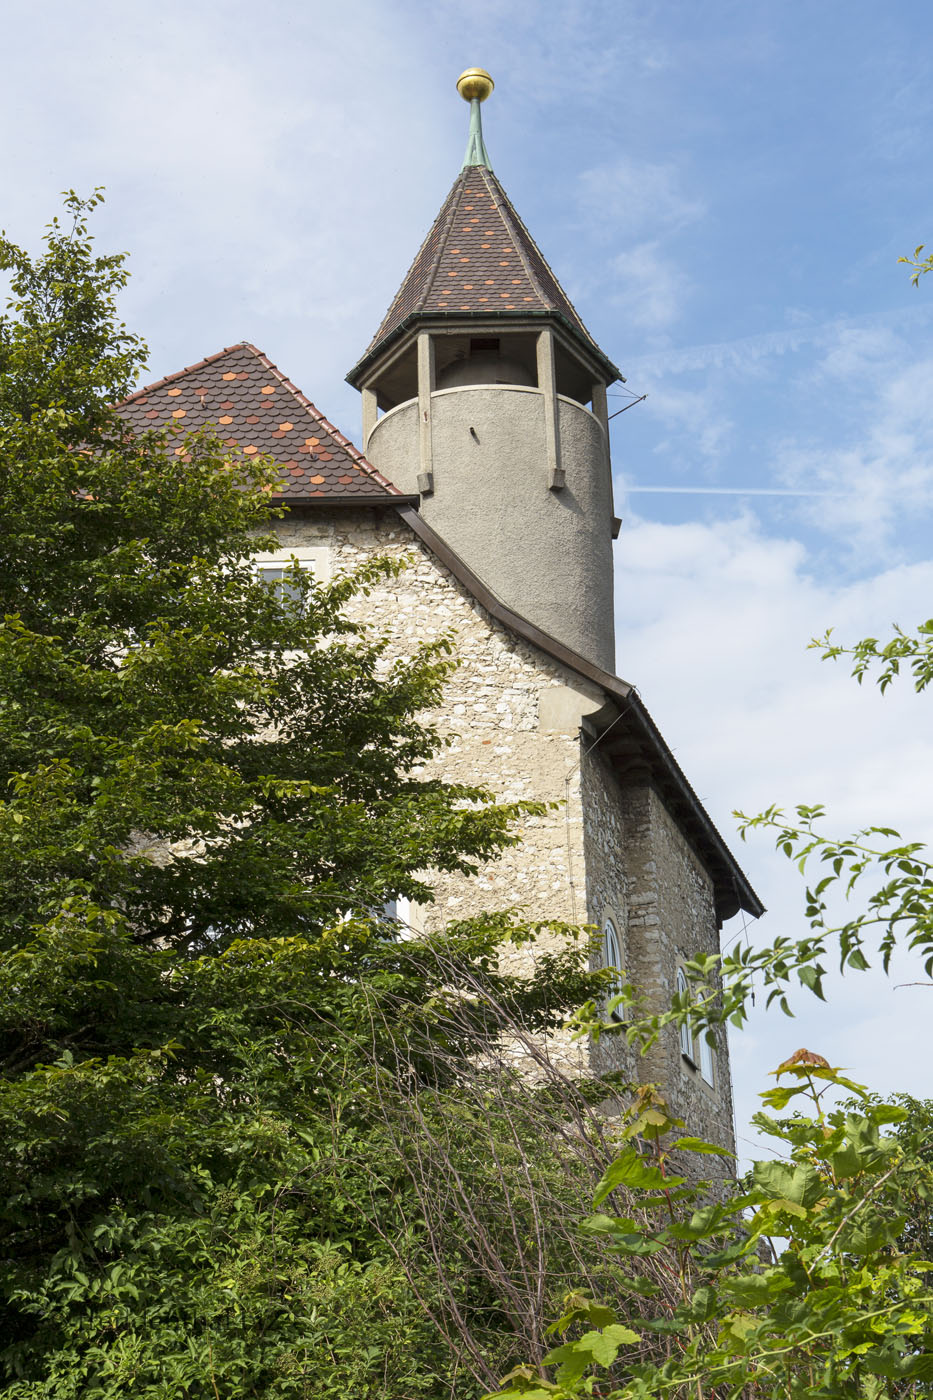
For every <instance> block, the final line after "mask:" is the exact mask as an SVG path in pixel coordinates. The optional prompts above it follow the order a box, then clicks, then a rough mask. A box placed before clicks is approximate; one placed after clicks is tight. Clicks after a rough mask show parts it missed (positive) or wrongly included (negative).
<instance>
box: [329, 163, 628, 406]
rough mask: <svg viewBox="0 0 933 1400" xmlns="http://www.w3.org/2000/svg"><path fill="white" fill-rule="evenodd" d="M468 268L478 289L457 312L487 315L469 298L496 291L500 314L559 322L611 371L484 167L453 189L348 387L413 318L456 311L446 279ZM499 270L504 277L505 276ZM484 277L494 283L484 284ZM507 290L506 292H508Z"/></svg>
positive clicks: (470, 169) (482, 303) (484, 300)
mask: <svg viewBox="0 0 933 1400" xmlns="http://www.w3.org/2000/svg"><path fill="white" fill-rule="evenodd" d="M473 211H477V212H473ZM490 239H492V240H493V241H494V243H495V245H496V252H498V254H499V256H498V257H497V256H496V253H495V252H493V251H492V245H491V244H490V243H489V242H488V240H490ZM455 245H456V246H455ZM467 261H470V262H471V263H473V264H474V266H475V271H474V274H473V276H474V281H473V284H472V285H470V286H466V285H464V284H463V283H460V284H459V287H458V289H457V290H458V297H457V301H456V307H457V308H458V309H459V310H460V311H472V312H481V311H483V310H485V309H486V306H487V304H488V301H489V298H488V297H487V296H478V295H477V296H471V297H468V296H465V295H464V293H466V292H473V291H475V290H477V289H478V288H479V287H480V285H482V286H490V287H493V288H495V289H496V290H497V291H499V293H500V297H507V298H508V300H509V302H510V305H508V306H505V307H502V306H501V305H498V302H499V297H497V298H496V304H497V308H496V309H498V310H508V311H512V310H515V309H516V307H515V303H516V302H518V301H519V300H520V301H521V303H522V310H523V311H524V310H525V309H526V308H527V309H529V310H530V311H533V312H535V313H537V314H541V313H542V312H543V313H547V312H551V313H553V314H556V315H558V316H559V317H560V318H561V319H562V320H563V321H564V323H565V324H567V325H568V326H569V327H570V329H571V330H572V331H573V332H574V333H575V334H576V335H577V336H578V337H579V338H580V339H581V340H582V341H583V342H584V343H585V344H586V345H587V347H588V348H589V349H590V350H591V351H595V352H596V354H597V355H598V356H599V358H600V360H602V361H604V362H605V363H606V364H607V366H608V365H609V362H608V361H607V360H606V357H605V355H604V354H603V353H602V351H601V350H600V349H599V347H598V346H597V345H596V343H595V341H594V340H593V339H592V337H591V336H590V334H589V332H588V331H587V329H586V327H585V326H584V324H583V322H582V321H581V319H580V317H579V316H578V314H577V312H576V310H575V309H574V307H573V305H572V304H571V302H570V299H569V297H568V296H567V294H566V292H565V291H564V290H563V288H562V287H561V285H560V283H559V282H558V280H557V278H556V277H555V276H554V273H553V272H552V271H551V269H550V267H549V266H548V264H547V263H546V261H545V259H544V257H543V256H542V254H541V251H540V249H539V248H538V246H537V244H536V243H535V241H534V239H533V238H532V237H531V234H530V233H529V232H528V230H527V228H526V227H525V225H524V224H523V223H522V221H521V219H520V218H519V217H518V215H517V214H516V212H515V209H514V208H513V206H512V204H511V201H510V200H509V197H508V195H507V194H506V193H505V190H504V189H503V188H502V186H501V185H500V184H499V181H498V180H497V179H496V177H495V175H494V174H493V173H492V171H491V170H489V169H487V168H486V167H485V166H480V165H473V166H467V168H466V169H464V170H462V171H461V172H460V174H459V175H458V176H457V179H456V180H455V181H454V186H453V189H452V190H451V191H450V194H449V195H448V196H447V198H446V200H445V201H444V203H443V205H442V206H441V211H440V213H439V214H438V216H437V218H436V219H435V220H434V223H433V225H432V227H431V230H430V232H429V233H428V236H427V238H426V239H425V241H424V243H423V244H422V245H421V248H420V249H419V250H418V254H417V256H416V258H415V260H414V262H413V263H412V265H411V267H410V268H409V270H408V272H407V274H406V276H405V278H404V280H403V282H402V285H401V287H400V288H399V290H398V293H397V295H396V297H395V300H394V301H393V302H392V305H391V306H390V307H389V310H388V311H387V312H386V315H385V318H384V319H383V322H382V325H381V326H380V327H379V329H378V331H377V332H376V334H375V336H374V337H373V340H372V341H371V343H370V345H369V348H368V349H367V351H366V353H365V355H364V356H363V359H362V360H361V361H360V364H359V365H358V366H357V367H356V368H355V369H354V370H351V372H350V375H349V376H348V377H349V379H350V382H351V383H354V382H356V381H355V375H356V374H357V373H358V371H359V370H360V369H361V368H362V365H363V364H364V363H365V362H367V361H368V360H369V358H370V357H371V356H372V355H373V354H374V353H375V352H376V351H377V350H378V349H379V347H380V346H381V345H382V343H383V342H384V341H386V340H388V339H389V338H390V337H391V336H392V335H393V333H394V332H395V331H397V330H399V328H400V327H401V326H402V325H403V323H404V322H406V321H407V320H408V318H409V317H411V316H416V315H419V314H421V315H430V314H431V313H432V312H434V313H437V312H444V311H450V310H452V308H451V304H450V300H449V296H450V286H449V279H451V278H455V277H457V275H458V271H459V268H460V266H461V265H462V264H463V263H464V262H467ZM454 264H456V266H454ZM500 268H505V269H507V272H500V270H499V269H500ZM483 273H492V274H493V275H492V276H489V277H487V278H486V279H485V280H484V281H482V282H481V281H480V278H481V277H482V274H483ZM506 287H507V288H508V290H504V289H505V288H506ZM513 288H518V289H519V290H518V291H515V290H513ZM612 368H613V369H614V368H615V367H614V366H612Z"/></svg>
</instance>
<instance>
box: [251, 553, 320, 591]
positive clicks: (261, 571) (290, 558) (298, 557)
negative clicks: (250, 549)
mask: <svg viewBox="0 0 933 1400" xmlns="http://www.w3.org/2000/svg"><path fill="white" fill-rule="evenodd" d="M252 562H253V568H254V569H255V571H256V573H257V575H258V577H259V578H261V579H262V581H263V583H267V584H268V585H269V587H270V588H281V587H283V586H284V588H285V591H286V593H290V592H293V591H294V590H291V589H289V587H288V583H287V581H286V573H285V571H286V569H288V568H289V566H290V565H292V564H297V565H298V566H299V568H301V569H307V570H308V572H309V573H311V574H313V575H314V578H315V581H316V582H317V583H329V582H330V550H329V549H328V547H327V545H320V544H315V545H297V546H296V547H295V548H293V549H278V550H276V551H275V552H274V553H272V554H254V555H253V561H252Z"/></svg>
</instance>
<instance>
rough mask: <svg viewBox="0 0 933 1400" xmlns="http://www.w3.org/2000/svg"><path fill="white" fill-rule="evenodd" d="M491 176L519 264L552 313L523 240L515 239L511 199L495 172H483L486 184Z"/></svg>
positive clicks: (497, 204) (544, 305) (493, 193)
mask: <svg viewBox="0 0 933 1400" xmlns="http://www.w3.org/2000/svg"><path fill="white" fill-rule="evenodd" d="M490 176H491V177H492V179H493V180H494V181H495V184H494V185H490V190H489V193H490V197H491V198H492V200H493V202H494V203H495V206H496V208H497V209H498V211H499V216H500V218H501V219H502V222H503V223H504V224H505V226H506V228H507V229H508V232H509V238H510V239H511V242H512V246H513V247H514V249H515V251H516V253H517V254H518V258H519V262H520V263H521V265H522V267H523V268H524V269H525V272H526V274H527V277H528V280H529V282H530V283H531V285H532V286H533V287H534V289H535V292H536V294H537V297H538V300H539V301H540V302H541V305H542V306H543V307H544V309H545V311H550V310H551V306H550V304H549V301H548V298H547V297H546V296H545V295H544V288H543V287H542V286H541V283H540V282H539V281H538V279H537V277H536V276H535V274H534V269H533V268H532V266H531V264H530V262H529V261H528V257H527V255H526V253H525V249H524V248H523V247H522V240H521V239H520V238H516V237H515V230H514V229H513V228H512V227H511V225H510V222H509V219H508V213H509V211H511V212H512V213H513V214H514V213H515V211H514V209H512V203H511V200H510V199H509V197H508V195H507V194H506V192H505V190H504V189H503V187H502V185H501V183H500V182H499V180H497V179H496V175H495V172H494V171H492V170H489V169H485V170H484V172H483V178H484V179H485V180H486V183H487V184H490V180H489V177H490ZM497 191H498V193H497ZM500 196H501V198H500ZM515 218H516V219H517V220H518V222H519V224H521V226H522V228H523V229H524V231H525V232H526V233H528V231H527V229H525V228H524V225H523V224H522V223H521V219H519V218H518V215H517V214H515ZM528 237H529V238H531V234H528ZM533 241H534V240H533V239H532V242H533Z"/></svg>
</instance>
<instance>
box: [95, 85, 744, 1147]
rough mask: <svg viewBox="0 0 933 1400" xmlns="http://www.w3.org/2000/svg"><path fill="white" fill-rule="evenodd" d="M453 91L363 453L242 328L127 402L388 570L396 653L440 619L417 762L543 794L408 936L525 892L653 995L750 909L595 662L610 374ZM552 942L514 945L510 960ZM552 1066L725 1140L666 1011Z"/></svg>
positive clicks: (666, 766) (712, 835)
mask: <svg viewBox="0 0 933 1400" xmlns="http://www.w3.org/2000/svg"><path fill="white" fill-rule="evenodd" d="M460 87H461V91H462V93H463V95H464V96H466V97H467V98H468V100H470V103H471V130H470V144H469V146H468V150H467V159H466V161H465V163H464V166H463V168H462V170H461V171H460V173H459V175H458V177H457V179H456V181H455V182H454V186H453V188H452V190H451V191H450V194H449V195H448V196H447V199H446V200H445V201H444V204H443V205H442V207H441V210H440V213H439V214H438V217H437V219H436V220H435V222H434V224H433V226H432V228H431V230H430V232H429V234H428V236H427V238H426V239H425V242H424V244H423V245H422V247H421V249H420V250H419V252H418V254H417V256H416V258H415V261H414V263H413V264H412V267H411V268H410V269H409V272H408V273H407V274H406V276H405V278H404V280H403V282H402V284H401V287H400V289H399V292H398V294H397V296H396V297H395V299H394V300H393V303H392V305H391V306H390V308H389V311H388V312H387V313H386V316H385V317H384V318H383V321H382V323H381V325H380V327H379V329H378V330H377V332H376V335H375V336H374V337H373V340H372V342H371V344H370V345H369V347H368V349H367V350H366V352H365V354H364V355H363V356H362V358H361V359H360V361H359V362H358V364H357V365H356V366H354V368H353V369H352V370H351V372H350V374H349V375H348V379H349V380H350V382H351V383H352V384H354V385H355V386H356V387H357V388H358V389H359V390H360V392H361V395H362V405H363V441H362V447H361V449H358V448H356V447H355V446H354V445H353V444H352V443H351V442H350V441H349V440H348V439H347V438H346V437H345V436H344V435H343V434H342V433H341V432H340V431H339V430H338V429H337V428H336V427H335V426H334V425H333V424H332V423H331V422H329V421H328V420H327V419H326V418H325V417H324V416H323V415H322V414H321V413H320V412H319V411H318V409H317V408H315V406H314V405H313V404H312V403H311V402H310V401H309V400H308V399H307V398H305V396H304V395H303V394H302V393H301V392H300V390H299V389H298V388H297V387H296V386H295V385H293V384H292V383H291V382H290V381H289V380H288V379H287V378H286V377H285V376H284V375H282V374H281V373H280V372H279V371H278V370H277V369H276V368H275V366H274V365H272V364H271V362H270V361H269V360H268V359H267V358H266V357H265V356H264V355H263V354H262V353H261V352H260V351H259V350H257V349H256V348H255V347H254V346H252V345H250V344H248V343H246V342H244V343H242V344H239V345H235V346H231V347H228V348H227V349H225V350H223V351H221V352H219V353H218V354H216V355H213V356H210V357H209V358H208V359H206V360H203V361H201V362H200V363H198V364H196V365H193V366H190V367H188V368H186V369H183V370H181V371H179V372H178V373H177V374H174V375H170V376H168V377H167V378H166V379H163V380H161V381H159V382H158V383H157V384H153V385H150V386H148V387H147V388H146V389H143V390H141V391H140V392H139V393H137V394H135V395H133V396H132V397H131V398H130V399H128V400H127V401H126V402H125V404H123V405H122V406H121V411H122V412H123V413H124V415H125V417H126V418H127V420H128V421H129V422H130V423H131V424H132V425H134V426H135V427H137V428H148V427H153V426H159V425H161V424H164V423H172V422H174V423H176V424H178V425H179V426H182V427H185V428H195V427H200V426H202V425H205V424H212V425H216V427H217V429H218V430H219V431H220V432H221V434H222V435H223V436H224V437H225V439H226V441H227V443H228V444H229V445H230V447H231V449H234V448H235V449H238V450H241V451H243V452H244V453H245V454H247V455H252V454H254V453H256V452H261V453H264V454H268V455H270V456H271V457H272V458H273V459H274V460H275V461H276V462H277V464H278V466H279V468H280V474H281V486H280V494H279V495H278V497H276V500H277V502H278V503H280V504H281V505H283V506H284V507H286V514H285V515H284V517H283V518H282V519H281V520H279V521H277V522H276V525H275V528H276V532H277V534H278V537H279V541H280V551H279V554H278V555H269V556H263V557H262V558H260V560H258V566H259V567H260V568H265V569H269V570H274V569H275V568H276V567H277V566H278V567H281V564H282V563H283V562H285V561H287V560H288V558H289V557H293V558H297V559H298V560H299V562H300V563H302V565H303V566H305V567H308V568H311V569H313V570H315V572H316V573H317V574H318V576H319V577H321V578H327V577H332V576H334V575H335V574H338V573H340V572H342V571H345V570H348V569H351V568H353V567H354V566H355V565H357V564H358V563H359V562H361V560H363V559H365V558H366V557H367V556H368V555H371V554H379V555H386V554H388V555H399V556H402V557H403V558H404V560H405V567H404V569H403V570H402V572H401V573H399V574H398V575H397V576H395V577H392V578H390V579H387V580H385V581H384V582H383V583H382V584H381V585H380V586H379V587H378V588H376V589H375V590H374V591H373V592H372V593H370V594H369V595H368V596H367V597H366V598H365V599H362V600H359V601H358V603H357V605H356V606H357V607H358V608H359V609H360V610H361V611H362V613H363V615H364V617H366V618H369V619H371V620H373V621H374V622H376V623H378V625H379V627H380V629H382V630H385V629H387V628H388V629H390V631H391V634H392V638H393V645H394V646H395V647H396V648H397V649H398V651H399V652H400V653H404V652H405V650H406V649H411V648H413V647H415V646H416V645H418V644H419V643H420V642H422V641H424V640H425V639H429V638H432V637H435V636H439V635H448V634H451V633H453V634H455V637H456V646H457V653H458V657H459V663H460V664H459V668H458V670H457V672H456V674H455V675H454V677H453V679H452V681H451V682H450V684H449V686H448V689H447V693H446V698H445V704H444V708H443V711H442V713H441V714H440V715H439V716H438V717H437V719H438V721H439V726H440V728H441V729H442V730H443V731H444V732H445V734H446V735H447V736H448V737H449V738H450V741H451V742H450V744H449V745H448V746H447V747H446V748H445V749H443V750H442V751H441V753H440V754H439V755H438V757H437V758H436V759H435V760H434V762H433V764H432V769H431V776H435V775H437V774H442V775H443V776H445V777H447V778H449V779H451V780H453V781H458V782H468V783H476V784H481V785H483V786H485V787H487V788H490V789H492V790H493V791H494V792H495V793H496V794H497V795H498V796H499V797H500V798H502V799H504V800H514V799H521V798H529V799H534V800H536V801H540V802H544V803H548V804H553V805H551V806H549V808H548V809H547V811H546V812H545V813H544V814H543V815H541V816H536V817H528V818H526V819H525V820H524V822H523V825H522V830H521V841H520V843H519V844H518V845H516V846H514V847H512V848H510V849H509V850H508V851H506V852H505V853H504V854H503V855H502V856H501V857H499V859H498V860H496V861H495V862H491V863H490V864H489V865H488V866H487V867H486V868H485V869H483V870H482V871H481V872H480V874H479V875H478V876H476V877H475V878H472V879H466V878H464V877H462V876H456V877H454V876H441V877H439V878H438V879H437V880H436V882H435V887H436V902H435V904H434V905H433V906H431V907H430V908H426V909H417V910H407V911H406V918H408V919H410V921H411V922H412V923H413V925H414V926H415V927H416V928H419V927H424V928H427V927H431V926H434V925H437V924H442V923H443V922H446V921H447V920H448V919H450V918H462V917H464V916H466V915H468V914H470V913H473V912H479V911H481V910H483V909H500V908H502V907H504V906H509V905H513V904H518V905H521V906H522V907H523V908H524V909H525V910H526V911H527V912H528V914H529V915H530V916H532V917H534V918H536V919H555V920H562V921H568V922H572V923H576V924H584V923H585V924H590V925H593V926H595V927H597V928H598V929H599V930H600V931H601V936H602V952H601V954H599V955H598V956H600V957H601V958H602V959H603V960H605V961H606V963H607V965H609V964H611V965H618V966H621V967H622V968H624V969H625V970H626V972H627V973H628V975H629V977H630V978H631V979H632V980H633V981H634V982H635V984H636V985H637V986H638V988H639V991H640V993H641V995H642V997H643V999H644V1002H645V1004H646V1005H647V1006H650V1007H652V1008H656V1009H659V1010H663V1009H665V1008H666V1007H667V1006H668V1005H669V1004H670V999H671V997H672V995H673V994H674V993H675V992H676V990H677V987H678V979H679V977H682V974H681V972H680V969H681V967H682V965H683V963H684V962H685V961H686V960H688V959H689V958H691V957H693V956H694V955H696V954H697V953H699V952H710V951H715V950H716V949H717V948H718V930H719V927H720V925H721V923H722V921H723V920H724V919H726V918H728V917H730V916H731V915H733V914H734V913H736V912H737V911H738V910H739V909H744V910H746V911H747V912H748V913H749V914H751V915H752V916H755V917H757V916H758V915H759V914H760V913H761V912H762V907H761V904H760V902H759V901H758V898H757V896H756V895H755V893H754V891H753V890H752V889H751V887H750V886H749V884H748V881H747V880H746V878H745V876H744V875H743V873H742V871H741V869H740V868H739V866H738V865H737V863H736V861H735V860H734V858H733V856H732V854H731V853H730V851H729V850H728V848H727V847H726V845H725V843H724V842H723V840H722V838H721V836H720V835H719V833H718V832H717V831H716V829H715V827H714V826H713V824H712V822H711V821H710V819H709V817H708V815H707V814H706V812H705V811H704V810H703V807H702V805H701V803H700V802H699V800H698V799H697V797H696V795H695V794H694V793H693V791H692V789H691V788H690V785H689V783H688V782H687V780H686V778H685V776H684V774H683V773H682V772H681V770H680V768H679V766H678V764H677V762H676V760H675V759H674V757H673V755H672V754H671V752H670V750H669V749H668V747H667V745H666V744H665V742H664V740H663V738H662V736H661V735H660V733H659V732H658V730H657V728H656V726H655V725H654V723H653V721H652V720H651V717H650V715H649V714H648V712H647V710H646V708H645V706H644V704H643V702H642V700H641V698H640V697H639V695H638V693H637V691H636V690H635V689H634V687H633V686H632V685H630V684H629V683H627V682H625V681H623V680H621V679H619V678H618V677H617V676H616V675H615V673H614V656H615V622H614V616H613V584H612V553H613V539H614V537H615V535H616V534H617V532H618V521H616V520H615V518H614V516H613V508H612V473H611V465H610V457H609V430H608V415H607V397H606V390H607V387H608V386H609V385H610V384H612V383H613V382H614V381H615V380H617V379H619V378H620V377H621V376H620V374H619V371H618V369H617V368H616V367H615V365H614V364H613V363H612V362H611V361H610V360H609V359H608V357H607V356H606V355H605V354H604V353H603V351H602V350H600V348H599V347H598V346H597V345H596V344H595V342H594V341H593V340H592V338H591V337H590V335H589V334H588V332H587V331H586V329H585V327H584V325H583V322H582V321H581V320H580V318H579V316H578V314H577V312H576V311H575V309H574V308H573V306H572V305H571V303H570V302H569V300H568V298H567V297H566V295H565V294H564V292H563V291H562V289H561V287H560V284H559V283H558V281H557V279H556V277H555V276H554V274H553V273H552V272H551V270H550V268H549V267H548V265H547V263H546V262H545V260H544V258H543V257H542V255H541V253H540V251H539V250H538V248H537V245H536V244H535V242H534V240H533V239H532V238H531V235H530V234H529V233H528V230H527V229H526V228H525V226H524V224H523V223H522V222H521V220H520V218H519V217H518V215H517V213H516V212H515V210H514V208H513V207H512V205H511V203H510V201H509V199H508V197H507V195H506V194H505V191H504V190H503V188H502V186H501V185H500V183H499V181H498V180H497V178H496V176H495V175H494V173H493V172H492V169H491V168H490V164H489V158H488V155H487V154H486V149H485V145H484V143H483V138H482V130H481V124H480V101H481V100H482V98H483V96H484V95H488V92H489V91H491V80H488V75H484V74H482V72H481V70H470V73H468V74H466V75H464V78H463V79H461V84H460ZM546 951H549V950H548V949H547V947H546V946H544V945H543V944H542V945H541V946H539V947H538V948H537V949H531V950H530V951H529V950H527V949H524V950H516V951H515V952H514V953H513V955H512V956H513V957H514V958H515V959H516V965H517V966H520V965H523V964H524V965H527V960H528V959H529V958H534V957H535V956H538V955H540V953H542V952H546ZM552 1053H553V1054H554V1056H555V1057H556V1058H558V1059H560V1060H562V1061H563V1062H564V1063H566V1065H567V1067H568V1068H570V1069H579V1068H581V1067H582V1060H583V1059H588V1060H589V1062H590V1064H591V1065H592V1067H593V1068H594V1069H596V1070H597V1071H605V1070H610V1069H621V1070H623V1071H625V1072H626V1073H628V1074H629V1075H630V1076H631V1077H632V1078H636V1079H639V1080H642V1081H644V1080H651V1081H654V1082H658V1083H659V1084H661V1085H662V1086H663V1089H664V1092H665V1093H666V1095H667V1097H668V1099H669V1101H670V1103H671V1105H672V1107H673V1108H674V1109H675V1111H677V1112H678V1113H680V1114H681V1115H682V1116H684V1117H685V1118H686V1119H687V1121H688V1123H689V1125H690V1128H691V1131H693V1132H696V1133H699V1134H701V1135H705V1136H709V1137H711V1138H712V1139H713V1140H714V1141H719V1142H724V1143H725V1145H727V1146H729V1145H731V1136H732V1101H731V1082H730V1074H729V1059H728V1051H727V1047H726V1043H725V1039H724V1037H722V1038H720V1039H719V1040H718V1042H717V1045H716V1047H715V1049H714V1050H713V1049H710V1048H709V1047H707V1046H706V1045H705V1044H704V1045H701V1044H700V1043H699V1042H698V1041H694V1040H693V1039H692V1038H691V1037H690V1036H689V1034H680V1033H678V1031H677V1030H676V1029H675V1028H671V1029H670V1030H669V1031H668V1032H666V1033H665V1035H664V1036H663V1037H662V1039H661V1040H660V1041H659V1043H658V1044H657V1045H656V1046H655V1047H654V1048H653V1049H652V1051H651V1052H649V1054H648V1056H647V1057H646V1059H645V1060H643V1061H641V1062H640V1063H635V1061H634V1058H633V1056H632V1052H631V1051H630V1050H629V1049H628V1048H627V1047H626V1046H625V1043H624V1038H622V1037H612V1038H605V1039H602V1040H601V1041H600V1042H599V1043H598V1044H597V1045H595V1046H593V1047H590V1049H589V1050H587V1049H586V1048H585V1047H581V1045H580V1043H579V1042H572V1041H571V1040H570V1039H569V1038H563V1039H562V1038H561V1037H559V1036H558V1037H556V1038H555V1041H554V1045H553V1050H552Z"/></svg>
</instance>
